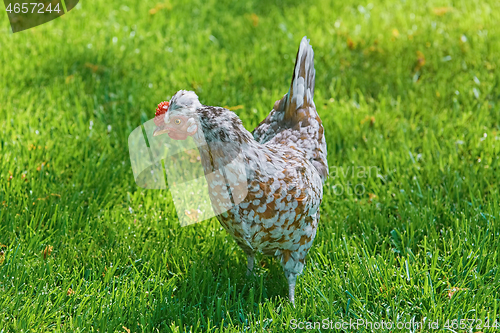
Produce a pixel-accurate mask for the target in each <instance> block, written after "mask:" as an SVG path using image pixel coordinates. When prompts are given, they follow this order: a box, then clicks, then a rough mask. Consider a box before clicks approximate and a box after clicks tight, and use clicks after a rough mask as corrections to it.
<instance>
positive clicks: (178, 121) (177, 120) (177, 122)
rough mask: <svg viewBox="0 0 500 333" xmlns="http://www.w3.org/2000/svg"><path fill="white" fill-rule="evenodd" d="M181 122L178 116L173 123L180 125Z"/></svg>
mask: <svg viewBox="0 0 500 333" xmlns="http://www.w3.org/2000/svg"><path fill="white" fill-rule="evenodd" d="M181 122H182V121H181V120H180V119H179V118H177V119H175V120H174V124H176V125H180V124H181Z"/></svg>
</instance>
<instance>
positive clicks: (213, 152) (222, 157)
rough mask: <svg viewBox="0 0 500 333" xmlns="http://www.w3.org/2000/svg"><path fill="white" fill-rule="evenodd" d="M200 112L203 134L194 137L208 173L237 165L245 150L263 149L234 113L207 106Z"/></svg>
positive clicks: (200, 132)
mask: <svg viewBox="0 0 500 333" xmlns="http://www.w3.org/2000/svg"><path fill="white" fill-rule="evenodd" d="M197 112H198V116H199V119H200V123H201V127H202V128H201V129H202V131H198V133H197V134H195V136H194V137H193V138H194V139H195V140H196V141H197V144H198V149H199V151H200V157H201V162H202V164H203V168H204V171H205V174H208V173H212V172H214V171H215V170H220V169H222V168H223V167H225V166H227V165H228V164H230V163H232V162H234V161H235V160H236V159H238V157H241V156H242V155H241V152H242V151H243V150H246V149H259V146H261V145H260V144H259V143H258V142H256V141H255V140H254V138H253V136H252V134H251V133H250V132H249V131H247V130H246V129H245V127H244V126H243V124H242V123H241V120H240V119H239V118H238V116H237V115H236V114H235V113H234V112H231V111H229V110H226V109H224V108H219V107H211V106H204V107H202V108H200V109H198V110H197Z"/></svg>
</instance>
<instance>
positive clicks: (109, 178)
mask: <svg viewBox="0 0 500 333" xmlns="http://www.w3.org/2000/svg"><path fill="white" fill-rule="evenodd" d="M0 7H1V6H0ZM499 10H500V3H498V2H496V1H482V2H473V1H468V2H465V1H455V2H441V1H430V2H426V3H423V2H421V1H415V0H413V1H380V0H377V1H371V2H370V3H367V2H354V1H335V2H334V1H327V0H318V1H303V2H293V1H289V0H282V1H280V0H274V1H270V2H269V1H266V2H264V1H262V2H257V1H242V2H229V1H225V0H224V1H215V0H209V1H192V2H182V1H167V2H163V3H157V2H154V1H130V0H125V1H120V2H114V3H110V2H98V1H85V2H82V3H81V5H79V6H78V9H74V10H73V11H71V12H70V13H68V14H67V15H64V16H63V17H61V18H60V19H57V20H55V21H53V22H51V23H48V24H45V25H43V26H40V27H37V28H34V29H31V30H28V31H25V32H22V33H17V34H14V35H13V34H11V33H10V27H9V25H8V21H7V16H6V15H4V14H1V15H0V20H1V21H0V27H1V28H0V63H1V66H0V223H1V224H0V244H2V245H4V246H2V245H0V251H2V252H3V253H4V254H3V255H1V254H0V331H2V330H3V331H4V332H11V331H12V332H20V331H25V332H26V331H44V332H45V331H61V332H68V331H82V332H87V331H97V330H99V331H101V332H102V331H113V332H115V331H120V332H124V331H127V330H128V329H129V330H130V331H131V332H139V331H144V332H149V331H154V330H157V331H161V332H164V331H174V332H184V331H192V332H207V331H231V332H240V331H248V332H257V331H258V332H260V331H263V330H269V331H273V332H283V331H287V330H289V323H290V320H292V319H297V320H298V321H311V322H315V321H321V320H323V319H326V318H329V319H330V320H332V321H334V322H340V321H349V319H352V320H355V319H364V320H366V321H371V322H380V321H382V320H384V321H392V322H396V321H399V322H409V321H410V320H412V319H414V320H415V321H421V320H423V319H424V318H427V319H426V320H427V321H438V322H439V324H440V325H441V328H443V325H444V324H445V323H446V321H447V320H450V324H451V320H453V319H457V320H458V321H460V319H477V320H479V319H480V320H483V322H484V320H485V319H490V322H491V325H492V324H493V322H494V320H495V319H499V320H500V318H499V312H500V310H499V307H498V304H499V302H500V296H499V286H500V270H499V269H498V262H499V256H498V254H499V250H498V248H499V247H500V242H499V236H500V235H499V232H500V228H499V219H500V214H499V211H500V198H499V190H498V188H499V185H500V184H499V174H500V170H499V168H500V164H499V152H500V109H499V108H500V105H499V96H500V95H499V92H498V74H497V72H498V69H499V66H500V60H499V57H498V54H500V28H499V27H498V23H497V22H498V21H499V19H500V14H499V13H500V11H499ZM304 35H307V36H308V38H310V39H311V44H312V46H313V48H314V51H315V65H316V73H317V77H316V91H315V102H316V106H317V108H318V110H319V113H320V116H321V118H322V119H323V122H324V125H325V133H326V138H327V144H328V153H329V156H328V159H329V165H330V170H331V177H330V178H329V179H328V180H327V182H326V184H325V187H324V191H325V197H324V201H323V204H322V211H321V212H322V216H321V222H320V227H319V231H318V236H317V238H316V240H315V243H314V246H313V248H312V251H311V252H310V254H309V256H308V261H307V266H306V269H305V271H304V274H303V275H302V276H301V277H300V278H299V282H298V285H297V297H296V302H297V307H296V308H295V309H294V308H293V307H291V306H290V304H289V303H288V300H287V297H286V295H287V287H286V280H285V278H284V275H283V273H282V270H281V268H280V266H279V263H277V262H275V261H274V260H271V259H269V258H265V257H259V258H258V264H257V270H256V276H255V277H253V278H250V279H248V278H246V277H245V272H246V259H245V256H244V254H243V253H242V251H241V250H240V249H239V248H238V246H237V245H236V243H235V242H234V241H233V240H232V239H231V238H230V236H228V235H227V233H226V232H225V231H223V230H222V228H221V227H220V225H219V224H218V223H217V222H216V221H214V220H212V221H209V222H204V223H198V224H195V225H192V226H188V227H185V228H181V227H180V225H179V222H178V220H177V215H176V212H175V209H174V206H173V202H172V197H171V195H170V193H169V192H168V191H167V192H165V191H154V190H142V189H140V188H138V187H137V186H136V184H135V182H134V178H133V174H132V169H131V166H130V160H129V156H128V146H127V139H128V135H129V134H130V133H131V132H132V131H133V130H134V129H135V128H136V127H137V126H139V125H141V123H144V122H145V121H147V120H149V119H151V118H152V117H153V116H154V110H155V108H156V105H157V103H159V102H160V101H163V100H166V99H168V98H169V97H170V96H171V95H173V94H174V93H175V92H176V91H177V90H179V89H191V90H194V91H196V93H197V94H198V95H199V96H200V100H201V102H202V103H204V104H208V105H222V106H224V105H225V106H229V107H235V108H234V109H235V112H236V113H237V114H238V115H239V116H240V118H241V119H242V120H243V123H244V125H245V126H246V127H247V128H248V129H249V130H251V129H252V128H253V127H254V126H255V125H256V124H258V122H259V121H260V120H261V119H262V118H264V117H265V116H266V114H267V113H268V112H269V111H270V109H271V107H272V105H273V103H274V101H275V100H277V99H279V98H281V96H282V95H283V94H284V93H285V92H286V91H287V90H288V85H289V81H290V78H291V75H292V71H293V62H294V60H295V52H296V49H297V47H298V44H299V41H300V39H301V38H302V37H303V36H304ZM239 106H243V108H241V107H239ZM353 170H354V172H353ZM363 170H364V172H363ZM333 171H335V172H333ZM49 246H52V250H51V251H49V248H48V247H49ZM49 252H50V253H49ZM477 324H478V322H476V323H475V326H474V330H473V331H483V332H487V331H493V328H489V329H488V328H486V329H485V328H484V327H477V326H476V325H477ZM450 328H453V327H450ZM366 331H370V330H369V329H368V330H366ZM379 331H380V332H383V331H384V330H379ZM386 331H388V330H386ZM393 331H394V330H393Z"/></svg>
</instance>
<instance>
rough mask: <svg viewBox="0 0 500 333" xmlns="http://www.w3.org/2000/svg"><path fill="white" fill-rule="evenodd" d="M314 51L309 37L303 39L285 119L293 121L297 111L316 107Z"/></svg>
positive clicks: (296, 61) (288, 96) (288, 97)
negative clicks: (314, 98) (314, 99)
mask: <svg viewBox="0 0 500 333" xmlns="http://www.w3.org/2000/svg"><path fill="white" fill-rule="evenodd" d="M315 74H316V71H315V70H314V51H313V49H312V47H311V45H309V40H308V39H307V37H304V38H302V41H301V42H300V47H299V50H298V52H297V58H296V60H295V68H294V71H293V77H292V83H291V85H290V90H289V91H288V94H287V98H286V105H285V119H289V120H291V119H293V118H294V117H295V115H296V112H297V109H299V108H302V107H307V106H311V107H313V108H314V107H315V106H314V101H313V97H314V79H315Z"/></svg>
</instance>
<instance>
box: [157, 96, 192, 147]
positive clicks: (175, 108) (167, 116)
mask: <svg viewBox="0 0 500 333" xmlns="http://www.w3.org/2000/svg"><path fill="white" fill-rule="evenodd" d="M199 107H201V103H200V102H199V100H198V96H196V94H195V93H194V92H192V91H186V90H180V91H178V92H177V93H176V94H175V95H174V97H172V99H171V100H170V102H161V103H160V104H158V108H157V109H156V114H155V119H154V121H155V124H156V129H155V130H154V132H153V136H158V135H161V134H164V133H168V136H169V137H170V138H171V139H174V140H186V139H187V137H188V136H193V135H195V134H196V133H197V132H198V130H200V129H201V126H200V123H199V119H198V115H197V114H196V109H198V108H199Z"/></svg>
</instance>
